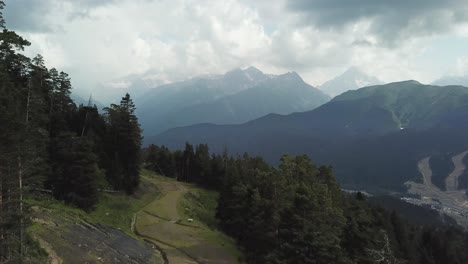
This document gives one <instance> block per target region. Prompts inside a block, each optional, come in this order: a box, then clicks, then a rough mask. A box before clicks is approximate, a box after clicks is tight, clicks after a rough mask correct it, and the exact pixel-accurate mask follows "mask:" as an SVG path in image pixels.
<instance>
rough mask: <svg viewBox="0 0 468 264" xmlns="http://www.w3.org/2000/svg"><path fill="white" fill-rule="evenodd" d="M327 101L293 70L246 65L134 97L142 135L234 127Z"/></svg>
mask: <svg viewBox="0 0 468 264" xmlns="http://www.w3.org/2000/svg"><path fill="white" fill-rule="evenodd" d="M329 100H330V97H329V96H327V95H326V94H324V93H323V92H321V91H320V90H318V89H316V88H314V87H312V86H310V85H308V84H307V83H305V82H304V80H302V78H301V77H300V76H299V75H298V74H297V73H295V72H289V73H285V74H281V75H271V74H264V73H263V72H261V71H260V70H258V69H256V68H254V67H249V68H247V69H244V70H241V69H236V70H233V71H230V72H227V73H226V74H224V75H214V76H201V77H197V78H192V79H190V80H187V81H182V82H176V83H172V84H167V85H162V86H159V87H157V88H155V89H152V90H150V91H149V92H147V93H145V94H144V95H143V96H141V97H138V98H137V99H136V102H137V104H138V106H139V107H138V110H137V114H138V117H139V119H140V122H141V123H142V126H143V127H144V131H145V132H144V133H145V135H146V136H153V135H156V134H158V133H161V132H163V131H165V130H167V129H170V128H174V127H180V126H186V125H192V124H197V123H216V124H239V123H243V122H246V121H250V120H253V119H256V118H259V117H261V116H264V115H267V114H269V113H278V114H290V113H293V112H302V111H307V110H311V109H314V108H316V107H318V106H320V105H322V104H324V103H326V102H328V101H329Z"/></svg>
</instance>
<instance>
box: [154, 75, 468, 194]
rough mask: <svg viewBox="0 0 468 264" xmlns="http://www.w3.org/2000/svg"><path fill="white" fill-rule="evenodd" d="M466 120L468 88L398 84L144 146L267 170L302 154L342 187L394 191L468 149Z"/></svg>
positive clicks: (174, 134) (192, 129) (184, 131)
mask: <svg viewBox="0 0 468 264" xmlns="http://www.w3.org/2000/svg"><path fill="white" fill-rule="evenodd" d="M466 119H468V88H466V87H462V86H446V87H440V86H431V85H423V84H421V83H419V82H416V81H404V82H398V83H391V84H387V85H377V86H370V87H365V88H361V89H359V90H356V91H348V92H346V93H344V94H342V95H340V96H338V97H336V98H334V99H333V100H332V101H330V102H329V103H326V104H325V105H323V106H321V107H318V108H317V109H315V110H312V111H307V112H303V113H293V114H290V115H278V114H270V115H267V116H265V117H262V118H259V119H256V120H254V121H250V122H247V123H245V124H242V125H212V124H199V125H194V126H189V127H182V128H177V129H172V130H169V131H167V132H165V133H162V134H160V135H158V136H157V137H154V138H151V139H150V140H149V141H150V142H151V143H156V144H162V145H166V146H169V147H170V148H174V149H176V148H177V149H178V148H181V147H182V146H183V144H184V143H185V142H186V141H189V142H191V143H194V144H198V143H208V145H209V146H210V147H212V150H213V151H215V152H222V151H223V150H224V149H225V148H227V149H228V150H229V151H230V152H231V153H233V154H235V153H243V152H245V151H246V152H249V153H251V154H255V155H257V154H258V155H261V156H263V157H265V158H266V159H267V160H269V161H270V162H273V163H274V162H275V161H277V160H278V158H279V157H280V155H281V154H282V153H290V154H302V153H305V154H308V155H310V156H311V157H312V158H313V160H316V161H318V162H319V163H325V164H332V165H333V166H334V167H335V169H336V172H337V177H338V178H339V179H341V180H342V183H343V184H345V185H346V184H350V185H360V186H363V185H366V186H373V185H374V186H380V187H385V188H393V189H398V188H401V186H402V184H403V182H405V181H407V180H409V179H412V180H414V179H418V178H419V177H420V176H419V173H418V171H417V167H416V163H417V161H418V159H419V158H421V157H423V156H424V155H426V154H427V153H448V152H457V151H463V150H464V148H467V149H468V136H466V135H468V133H466V132H468V126H467V124H466V122H460V120H466ZM396 164H398V165H396Z"/></svg>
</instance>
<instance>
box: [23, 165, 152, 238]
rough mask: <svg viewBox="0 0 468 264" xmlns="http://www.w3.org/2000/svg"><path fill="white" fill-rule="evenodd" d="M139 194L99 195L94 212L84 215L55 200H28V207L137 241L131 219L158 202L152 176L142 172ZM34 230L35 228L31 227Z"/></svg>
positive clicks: (149, 173)
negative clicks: (109, 228) (96, 225)
mask: <svg viewBox="0 0 468 264" xmlns="http://www.w3.org/2000/svg"><path fill="white" fill-rule="evenodd" d="M141 176H142V177H141V184H140V188H139V190H137V192H136V193H135V194H134V195H133V196H128V195H126V194H124V193H100V197H99V203H98V204H97V205H96V208H95V209H94V210H93V211H91V212H89V213H86V212H85V211H83V210H81V209H78V208H76V207H72V206H69V205H67V204H65V203H64V202H62V201H57V200H55V199H52V198H49V199H42V200H36V199H35V200H32V199H30V200H27V203H28V204H29V205H31V206H40V207H43V208H46V209H49V210H52V211H53V212H54V213H56V214H59V215H60V216H62V217H65V218H72V219H73V218H74V219H82V220H85V221H89V222H94V223H101V224H105V225H109V226H113V227H116V228H119V229H121V230H122V231H124V232H125V233H127V234H129V235H131V236H133V237H136V236H135V235H134V234H133V232H132V231H131V223H132V219H133V215H134V214H135V213H136V212H138V211H139V210H141V209H142V208H143V207H145V206H146V205H147V204H149V203H150V202H151V201H153V200H154V199H156V198H157V196H158V195H159V192H158V189H157V187H156V186H155V185H154V184H153V183H152V182H151V178H152V177H154V176H153V175H152V173H151V172H149V171H147V170H143V171H142V174H141ZM31 228H32V229H33V230H34V228H36V227H34V225H33V226H32V227H31Z"/></svg>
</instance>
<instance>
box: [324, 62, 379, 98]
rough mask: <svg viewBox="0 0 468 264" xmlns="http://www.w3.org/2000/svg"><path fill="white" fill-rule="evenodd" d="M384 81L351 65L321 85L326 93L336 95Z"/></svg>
mask: <svg viewBox="0 0 468 264" xmlns="http://www.w3.org/2000/svg"><path fill="white" fill-rule="evenodd" d="M381 83H382V82H381V81H380V80H379V79H377V78H375V77H373V76H369V75H367V74H365V73H364V72H362V71H361V70H360V69H359V68H357V67H351V68H349V69H348V70H346V71H345V72H344V73H342V74H341V75H338V76H336V77H335V78H333V79H331V80H329V81H327V82H325V83H324V84H322V85H320V87H319V88H320V90H322V91H323V92H324V93H326V94H328V95H330V96H331V97H335V96H337V95H340V94H342V93H344V92H346V91H350V90H356V89H359V88H362V87H365V86H370V85H377V84H381Z"/></svg>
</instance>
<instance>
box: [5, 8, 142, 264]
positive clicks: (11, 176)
mask: <svg viewBox="0 0 468 264" xmlns="http://www.w3.org/2000/svg"><path fill="white" fill-rule="evenodd" d="M3 6H4V3H3V2H1V1H0V8H2V9H3ZM0 27H1V29H2V31H1V32H0V124H1V125H0V262H1V263H4V262H8V263H19V262H21V261H23V262H28V261H30V260H31V259H34V258H35V257H34V256H35V254H36V253H35V251H34V247H32V248H31V243H30V238H29V237H28V236H27V235H26V234H25V231H24V230H25V228H26V226H27V225H28V223H27V220H28V219H29V218H28V208H27V207H26V204H25V203H24V199H25V197H28V196H30V195H32V194H33V193H34V192H35V191H36V190H42V189H44V188H46V189H49V190H51V191H52V193H53V195H54V197H55V198H57V199H59V200H63V201H65V202H66V203H68V204H71V205H74V206H77V207H80V208H82V209H84V210H92V209H93V207H94V206H95V204H96V203H97V201H98V189H99V188H111V189H117V190H123V191H125V192H126V193H129V194H131V193H133V191H134V190H135V189H136V187H137V186H138V183H139V155H140V145H141V135H140V134H141V129H140V127H139V124H138V120H137V118H136V116H135V115H134V111H135V106H134V105H133V102H132V99H131V98H130V95H128V94H127V95H125V96H124V97H123V98H122V101H121V102H120V104H118V105H111V106H110V107H108V108H106V109H105V111H104V112H105V114H104V115H101V114H99V112H98V109H97V108H96V106H94V105H92V104H91V102H90V103H89V104H88V105H80V106H76V105H75V103H74V102H73V101H72V99H71V98H70V94H71V89H72V84H71V78H70V77H69V76H68V74H66V73H65V72H62V71H59V70H57V69H54V68H52V69H48V68H47V67H46V66H45V62H44V60H43V57H42V56H41V55H37V56H36V57H34V58H33V59H30V58H28V57H26V56H24V55H22V54H21V52H22V51H23V50H24V48H25V47H26V46H29V45H30V43H29V42H28V41H27V40H25V39H24V38H22V37H21V36H19V35H17V34H16V33H15V32H13V31H10V30H8V29H7V28H6V26H5V21H4V20H3V16H1V13H0ZM26 252H27V254H26Z"/></svg>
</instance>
